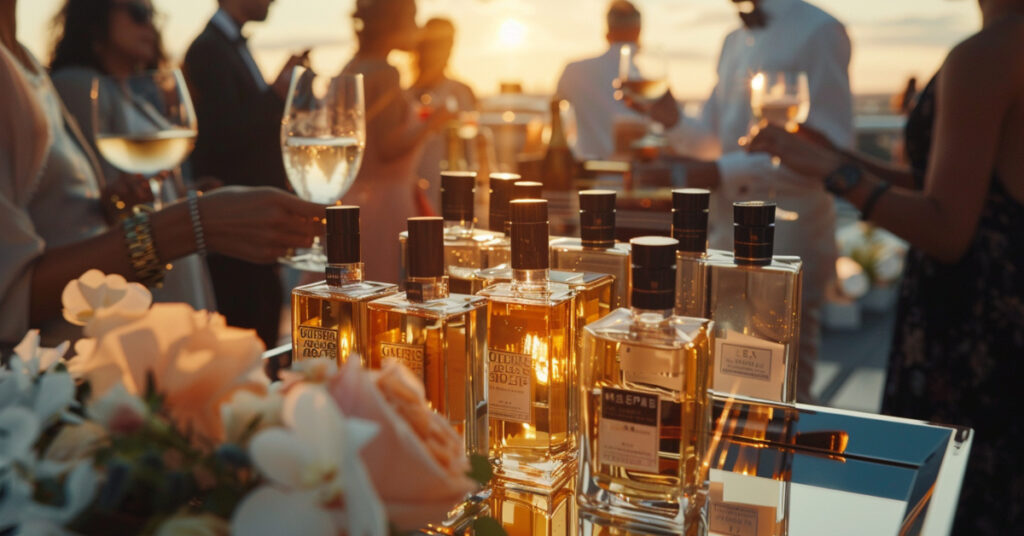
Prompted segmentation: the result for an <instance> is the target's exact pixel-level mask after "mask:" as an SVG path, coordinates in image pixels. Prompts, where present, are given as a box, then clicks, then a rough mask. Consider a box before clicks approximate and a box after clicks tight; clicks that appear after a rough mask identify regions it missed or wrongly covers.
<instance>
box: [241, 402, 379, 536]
mask: <svg viewBox="0 0 1024 536" xmlns="http://www.w3.org/2000/svg"><path fill="white" fill-rule="evenodd" d="M283 419H284V423H285V427H284V428H271V429H268V430H264V431H262V432H259V433H258V434H256V436H255V437H253V439H252V441H251V443H250V446H249V450H250V454H251V456H252V460H253V463H254V464H255V466H256V468H257V469H258V470H259V472H260V473H261V474H262V475H263V476H264V477H265V478H266V479H267V480H268V481H269V483H270V485H271V486H269V487H268V486H264V487H263V488H261V489H259V490H257V492H254V493H252V494H250V495H249V496H247V497H246V499H245V500H244V501H243V504H242V505H240V506H239V508H238V509H237V510H236V512H235V516H234V518H233V519H232V533H234V534H280V533H281V531H279V530H276V529H272V528H270V527H278V526H280V523H281V521H280V520H277V519H275V518H276V517H278V514H276V513H275V512H279V511H280V510H279V508H280V506H278V507H277V508H275V509H267V508H260V507H258V506H259V505H262V504H271V503H272V502H274V501H280V500H282V498H283V497H286V500H287V501H288V502H289V503H295V504H296V505H297V506H296V508H299V507H301V509H303V511H311V510H319V511H320V512H322V513H323V515H320V514H317V515H316V516H309V523H310V527H309V530H310V531H319V530H328V527H327V526H326V525H323V524H322V523H324V520H326V519H330V520H332V521H333V528H330V531H331V532H309V533H310V534H318V533H319V534H337V533H338V531H339V530H342V531H343V532H345V533H346V534H349V535H350V536H382V535H385V534H387V523H386V517H385V512H384V506H383V504H381V502H380V499H379V498H378V497H377V492H376V491H375V490H374V488H373V484H372V482H371V480H370V478H369V474H368V473H367V471H366V467H365V466H364V465H363V461H362V458H361V457H360V456H359V450H360V449H361V448H362V447H363V446H364V445H365V444H366V443H367V442H368V441H369V440H370V439H371V438H372V437H373V436H374V434H375V433H376V425H374V424H372V423H369V422H366V421H362V420H359V419H346V418H345V416H344V415H342V413H341V411H339V410H338V407H337V405H336V404H335V403H334V401H333V400H332V399H331V398H330V396H329V395H328V394H327V392H326V391H325V390H324V389H323V388H322V387H320V386H313V385H298V386H296V387H295V388H293V389H292V390H290V391H289V392H288V395H287V396H286V398H285V402H284V411H283ZM294 517H298V516H294ZM294 531H295V529H294V528H293V527H291V528H289V530H286V531H285V532H294ZM298 532H301V533H306V531H298Z"/></svg>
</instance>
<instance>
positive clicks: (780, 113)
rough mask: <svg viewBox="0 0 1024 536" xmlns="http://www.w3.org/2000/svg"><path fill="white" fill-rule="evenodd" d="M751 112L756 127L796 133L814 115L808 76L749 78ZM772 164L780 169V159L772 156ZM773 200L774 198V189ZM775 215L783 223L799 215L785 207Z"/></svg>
mask: <svg viewBox="0 0 1024 536" xmlns="http://www.w3.org/2000/svg"><path fill="white" fill-rule="evenodd" d="M750 111H751V113H752V114H753V116H754V122H755V125H756V126H755V127H754V129H758V128H760V127H761V126H762V125H765V124H769V125H775V126H778V127H782V128H785V129H786V130H788V131H790V132H795V131H796V130H797V128H798V126H799V125H800V123H803V122H804V121H807V116H808V115H810V113H811V94H810V89H809V85H808V83H807V73H805V72H802V71H762V72H758V73H756V74H754V76H753V77H752V78H751V79H750ZM772 165H773V166H774V167H775V168H776V169H778V167H779V165H780V161H779V159H778V157H772ZM770 197H771V198H774V197H775V190H774V188H773V189H772V191H771V193H770ZM775 216H776V217H777V218H778V219H780V220H784V221H795V220H797V219H798V218H799V217H800V215H799V214H797V213H796V212H793V211H791V210H786V209H784V208H782V207H776V209H775Z"/></svg>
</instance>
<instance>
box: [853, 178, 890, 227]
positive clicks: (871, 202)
mask: <svg viewBox="0 0 1024 536" xmlns="http://www.w3.org/2000/svg"><path fill="white" fill-rule="evenodd" d="M890 186H892V184H889V183H888V182H886V181H881V182H879V183H878V184H877V185H875V187H874V188H872V189H871V193H869V194H868V197H867V199H865V200H864V206H863V207H862V208H861V209H860V219H861V220H862V221H867V220H868V219H870V218H871V213H873V212H874V211H875V205H877V204H878V200H879V199H881V198H882V194H884V193H885V191H886V190H888V189H889V187H890Z"/></svg>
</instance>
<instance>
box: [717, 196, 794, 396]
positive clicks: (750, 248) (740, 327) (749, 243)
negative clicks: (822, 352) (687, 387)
mask: <svg viewBox="0 0 1024 536" xmlns="http://www.w3.org/2000/svg"><path fill="white" fill-rule="evenodd" d="M733 218H734V224H733V231H734V234H735V236H734V248H733V253H734V259H732V260H725V259H722V260H713V261H711V262H709V264H708V268H709V270H710V272H709V277H710V284H711V290H710V294H709V306H710V313H711V319H712V320H714V321H715V353H714V356H715V358H714V359H715V363H714V373H713V375H714V382H713V389H714V390H715V391H716V392H717V394H718V395H722V396H732V395H738V396H742V397H747V398H754V399H761V400H769V401H774V402H782V403H793V402H795V401H796V370H797V358H798V356H797V350H798V347H799V341H800V291H801V280H802V273H803V272H802V267H801V262H800V258H799V257H781V256H780V257H773V256H772V250H773V247H774V238H775V204H774V203H764V202H761V201H747V202H742V203H734V204H733Z"/></svg>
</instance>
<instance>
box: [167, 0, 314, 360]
mask: <svg viewBox="0 0 1024 536" xmlns="http://www.w3.org/2000/svg"><path fill="white" fill-rule="evenodd" d="M271 1H272V0H219V2H218V4H219V7H220V9H218V10H217V13H216V14H215V15H214V16H213V18H212V19H210V22H209V23H208V24H207V25H206V28H205V29H204V30H203V32H202V33H201V34H199V37H197V38H196V40H195V41H193V42H192V45H191V46H190V47H189V49H188V52H187V53H186V55H185V63H184V71H185V77H186V79H187V80H188V85H189V89H190V91H191V93H192V99H193V101H194V103H195V108H196V116H197V120H198V123H199V133H198V136H197V138H196V147H195V150H194V151H193V153H192V169H193V172H194V173H195V175H196V176H197V177H202V176H214V177H217V178H219V179H220V180H222V181H223V182H224V183H225V184H228V185H245V186H273V187H276V188H282V189H287V188H288V186H287V184H288V180H287V176H286V175H285V171H284V164H283V162H282V159H281V141H280V130H281V115H282V114H283V112H284V97H285V94H286V92H287V90H288V83H289V80H290V76H291V72H292V68H293V67H294V66H295V65H296V64H299V63H302V62H304V61H305V59H306V54H308V51H307V53H306V54H302V55H300V56H293V57H292V58H291V59H290V60H289V61H288V63H287V64H286V65H285V66H284V68H283V69H282V70H281V73H280V74H279V75H278V77H277V79H276V81H275V82H274V83H273V84H267V82H266V81H265V80H264V79H263V75H262V74H261V73H260V70H259V68H258V67H257V66H256V63H255V62H254V61H253V58H252V55H251V54H250V53H249V49H248V47H247V45H246V41H245V38H244V37H243V36H242V33H241V29H242V26H244V25H245V23H247V22H249V21H262V20H265V19H266V18H267V11H268V10H269V7H270V3H271ZM208 261H209V266H210V275H211V277H212V279H213V287H214V293H215V294H216V296H217V305H218V309H219V310H220V312H221V313H222V314H224V316H225V317H227V321H228V323H229V324H231V325H233V326H239V327H245V328H252V329H255V330H256V331H257V333H258V334H259V336H260V338H261V339H263V342H264V343H266V345H267V347H268V348H269V347H273V346H275V345H276V344H277V337H278V326H279V322H280V314H281V304H282V299H283V296H282V292H281V281H280V278H279V276H278V273H277V268H276V266H273V265H256V264H250V263H247V262H243V261H240V260H236V259H229V258H227V257H222V256H219V255H210V256H209V259H208Z"/></svg>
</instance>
